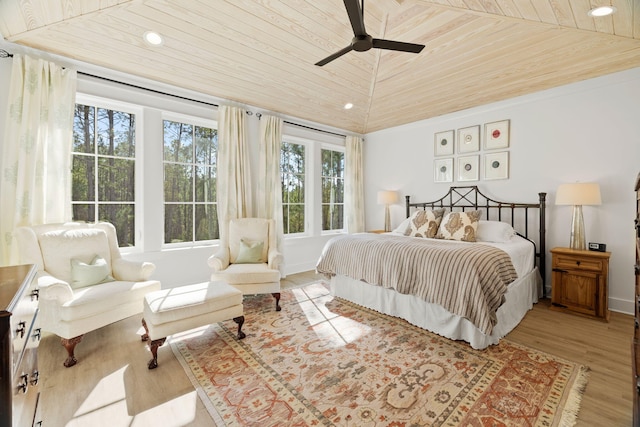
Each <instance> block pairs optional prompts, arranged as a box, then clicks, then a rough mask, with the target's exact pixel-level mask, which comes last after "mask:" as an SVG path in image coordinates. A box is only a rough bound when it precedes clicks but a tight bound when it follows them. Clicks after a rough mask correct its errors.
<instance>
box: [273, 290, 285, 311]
mask: <svg viewBox="0 0 640 427" xmlns="http://www.w3.org/2000/svg"><path fill="white" fill-rule="evenodd" d="M271 295H273V297H274V298H275V299H276V311H280V310H282V307H280V292H274V293H272V294H271Z"/></svg>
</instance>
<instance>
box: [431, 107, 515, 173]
mask: <svg viewBox="0 0 640 427" xmlns="http://www.w3.org/2000/svg"><path fill="white" fill-rule="evenodd" d="M510 127H511V121H510V120H508V119H506V120H499V121H495V122H490V123H485V124H484V125H473V126H467V127H464V128H460V129H457V130H455V129H450V130H444V131H441V132H436V133H435V134H434V139H433V144H434V157H435V158H434V165H433V169H434V177H433V179H434V182H453V181H459V182H468V181H478V180H480V179H483V180H495V179H508V178H509V147H510V144H511V142H510Z"/></svg>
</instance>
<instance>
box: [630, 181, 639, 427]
mask: <svg viewBox="0 0 640 427" xmlns="http://www.w3.org/2000/svg"><path fill="white" fill-rule="evenodd" d="M635 189H636V219H635V224H634V227H635V232H634V234H635V239H634V240H635V242H636V264H635V266H634V269H635V289H636V291H635V299H634V301H635V304H634V305H635V316H636V320H635V328H634V332H633V345H632V346H631V365H632V370H633V389H634V399H633V425H634V426H640V376H639V375H640V174H638V178H637V179H636V187H635Z"/></svg>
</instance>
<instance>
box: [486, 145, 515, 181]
mask: <svg viewBox="0 0 640 427" xmlns="http://www.w3.org/2000/svg"><path fill="white" fill-rule="evenodd" d="M483 169H484V179H487V180H489V179H507V178H509V152H508V151H500V152H499V153H489V154H485V155H484V166H483Z"/></svg>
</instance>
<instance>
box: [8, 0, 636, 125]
mask: <svg viewBox="0 0 640 427" xmlns="http://www.w3.org/2000/svg"><path fill="white" fill-rule="evenodd" d="M601 4H607V5H608V4H612V5H613V6H615V7H616V8H617V12H616V13H615V14H614V15H612V16H609V17H604V18H592V17H590V16H588V15H587V12H588V10H589V9H590V8H591V7H592V6H595V5H601ZM364 11H365V24H366V29H367V31H368V33H369V34H371V35H372V36H373V37H378V38H386V39H392V40H398V41H404V42H412V43H421V44H425V45H426V47H425V49H424V50H423V51H422V52H421V53H420V54H411V53H399V52H393V51H383V50H376V49H372V50H369V51H367V52H350V53H348V54H346V55H344V56H342V57H340V58H339V59H337V60H335V61H333V62H331V63H329V64H327V65H325V66H324V67H318V66H316V65H314V64H315V63H316V62H317V61H319V60H320V59H323V58H324V57H326V56H328V55H330V54H331V53H333V52H335V51H337V50H339V49H342V48H343V47H345V46H347V45H348V44H349V42H350V40H351V38H352V37H353V33H352V29H351V26H350V24H349V19H348V17H347V13H346V11H345V7H344V4H343V2H342V0H285V1H280V0H215V1H211V0H180V1H170V0H47V1H42V0H2V1H0V33H1V34H2V36H3V37H4V39H5V40H6V41H9V42H12V43H16V44H21V45H25V46H29V47H33V48H36V49H39V50H42V51H47V52H51V53H54V54H58V55H62V56H65V57H68V58H72V59H75V60H79V61H83V62H88V63H91V64H96V65H99V66H103V67H108V68H111V69H115V70H118V71H122V72H126V73H130V74H134V75H138V76H141V77H144V78H149V79H153V80H156V81H160V82H164V83H168V84H172V85H175V86H178V87H183V88H187V89H191V90H196V91H199V92H202V93H206V94H210V95H213V96H215V97H218V98H223V99H228V100H232V101H237V102H240V103H244V104H248V105H252V106H255V107H258V108H261V109H265V110H269V111H273V112H278V113H282V114H285V115H287V116H292V117H298V118H301V119H304V120H309V121H312V122H317V123H321V124H326V125H329V126H332V127H337V128H341V129H345V130H348V131H351V132H356V133H367V132H372V131H376V130H380V129H384V128H388V127H392V126H396V125H401V124H405V123H409V122H413V121H416V120H421V119H426V118H430V117H435V116H440V115H443V114H446V113H450V112H454V111H459V110H462V109H466V108H470V107H474V106H478V105H483V104H487V103H490V102H494V101H500V100H503V99H507V98H511V97H514V96H518V95H523V94H527V93H532V92H536V91H539V90H543V89H548V88H552V87H556V86H560V85H564V84H567V83H571V82H576V81H580V80H584V79H588V78H592V77H596V76H600V75H604V74H608V73H612V72H616V71H621V70H625V69H629V68H634V67H639V66H640V0H366V1H365V6H364ZM147 30H155V31H157V32H159V33H160V34H161V35H162V36H163V37H164V44H163V45H162V46H160V47H152V46H149V45H148V44H146V43H145V42H144V41H143V39H142V35H143V34H144V33H145V32H146V31H147ZM346 102H351V103H353V104H354V107H353V108H352V109H351V110H344V109H343V105H344V104H345V103H346Z"/></svg>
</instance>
